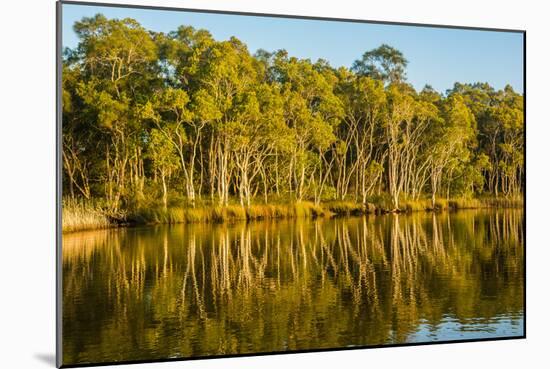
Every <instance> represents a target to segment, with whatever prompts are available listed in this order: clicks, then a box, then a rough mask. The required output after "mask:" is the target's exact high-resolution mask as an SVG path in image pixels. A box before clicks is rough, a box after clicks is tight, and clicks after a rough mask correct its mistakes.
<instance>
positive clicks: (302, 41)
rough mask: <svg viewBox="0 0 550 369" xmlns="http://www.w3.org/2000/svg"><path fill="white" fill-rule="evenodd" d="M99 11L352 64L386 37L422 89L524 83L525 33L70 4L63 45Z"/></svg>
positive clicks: (412, 80) (148, 24) (158, 26)
mask: <svg viewBox="0 0 550 369" xmlns="http://www.w3.org/2000/svg"><path fill="white" fill-rule="evenodd" d="M97 13H102V14H103V15H105V16H106V17H108V18H127V17H128V18H134V19H136V20H137V21H138V22H139V23H141V25H142V26H143V27H145V28H147V29H150V30H154V31H160V32H169V31H173V30H176V29H177V27H178V26H180V25H191V26H193V27H195V28H197V29H199V28H204V29H207V30H208V31H210V32H211V33H212V35H213V36H214V38H215V39H217V40H227V39H228V38H229V37H231V36H236V37H237V38H239V39H240V40H242V41H243V42H245V43H246V44H247V45H248V48H249V50H250V52H251V53H254V52H255V51H256V50H257V49H260V48H262V49H266V50H268V51H274V50H278V49H286V50H287V51H288V52H289V55H291V56H296V57H299V58H309V59H311V60H313V61H315V60H317V59H319V58H322V59H326V60H328V61H329V63H330V64H331V65H332V66H334V67H339V66H345V67H350V66H351V65H352V63H353V61H354V60H356V59H358V58H360V57H361V55H362V54H363V53H364V52H365V51H367V50H371V49H373V48H376V47H378V46H380V45H381V44H382V43H386V44H389V45H391V46H393V47H395V48H397V49H398V50H400V51H401V52H403V54H404V55H405V57H406V58H407V59H408V60H409V65H408V68H407V79H408V81H409V82H410V83H412V85H413V86H414V87H415V88H416V89H417V90H419V89H421V88H422V87H423V86H424V85H425V84H430V85H432V87H434V88H435V89H436V90H438V91H440V92H445V91H446V90H447V89H449V88H451V87H452V86H453V84H454V83H455V82H457V81H458V82H462V83H473V82H488V83H489V84H491V85H492V86H493V87H495V88H497V89H501V88H503V87H504V86H505V85H506V84H510V85H512V87H513V88H514V89H515V90H516V91H518V92H522V91H523V35H522V34H521V33H514V32H494V31H476V30H463V29H447V28H433V27H413V26H397V25H382V24H372V23H345V22H334V21H333V22H327V21H319V20H304V19H284V18H270V17H257V16H243V15H229V14H206V13H192V12H179V11H166V10H151V9H132V8H115V7H101V6H87V5H75V4H64V5H63V46H64V47H75V46H76V45H77V43H78V38H77V36H76V34H75V33H74V31H73V29H72V26H73V24H74V22H75V21H78V20H80V19H81V18H82V17H89V16H93V15H95V14H97Z"/></svg>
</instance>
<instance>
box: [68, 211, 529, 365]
mask: <svg viewBox="0 0 550 369" xmlns="http://www.w3.org/2000/svg"><path fill="white" fill-rule="evenodd" d="M523 216H524V215H523V212H521V211H519V210H500V211H464V212H458V213H443V214H435V213H426V214H424V213H418V214H414V215H407V216H401V215H387V216H379V217H371V218H366V217H363V218H361V217H358V218H342V219H319V220H316V221H306V220H304V221H292V222H291V221H281V222H257V223H249V224H223V225H180V226H174V227H166V226H163V227H149V228H135V229H119V230H103V231H94V232H87V233H75V234H66V235H64V238H63V294H64V296H63V301H64V306H63V314H64V315H63V334H64V341H63V342H64V355H65V357H64V362H66V363H84V362H90V361H94V362H100V361H117V360H143V359H155V358H166V357H181V356H183V357H189V356H198V355H200V356H204V355H215V354H231V353H250V352H265V351H284V350H295V349H313V348H327V347H342V346H348V345H371V344H383V343H403V342H409V341H415V340H419V339H420V338H418V337H419V336H418V334H419V333H418V332H419V329H421V328H422V329H424V330H427V331H428V332H430V334H432V335H433V336H434V337H437V338H441V339H460V336H459V335H456V336H452V335H451V336H441V337H439V336H438V335H440V333H438V332H439V331H440V330H441V328H442V327H444V324H445V322H449V321H452V322H456V324H458V325H459V326H460V329H462V330H465V331H466V330H470V331H471V330H473V331H474V332H478V331H479V332H480V334H481V333H482V332H489V333H491V332H492V331H491V330H493V331H494V329H495V328H494V327H495V324H496V323H498V321H499V319H501V318H506V319H508V320H513V321H515V322H519V320H518V319H519V318H520V317H521V316H522V314H523V293H524V291H523V265H524V263H523V245H524V228H523V219H524V218H523ZM453 324H454V323H453ZM518 324H519V323H518ZM520 328H521V327H520ZM517 332H520V334H521V332H522V330H521V329H520V330H518V331H515V334H518V333H517ZM513 333H514V332H511V333H510V334H513Z"/></svg>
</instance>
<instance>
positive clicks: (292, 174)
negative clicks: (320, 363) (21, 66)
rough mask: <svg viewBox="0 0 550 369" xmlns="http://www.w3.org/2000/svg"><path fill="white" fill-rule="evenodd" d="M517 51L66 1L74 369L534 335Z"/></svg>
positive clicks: (455, 39)
mask: <svg viewBox="0 0 550 369" xmlns="http://www.w3.org/2000/svg"><path fill="white" fill-rule="evenodd" d="M524 48H525V32H524V31H518V30H502V29H475V28H467V27H451V26H438V25H420V24H399V23H391V22H377V21H362V20H345V19H330V18H327V19H322V18H312V17H303V16H294V15H288V16H287V15H269V14H250V13H230V12H221V11H220V12H218V11H203V10H191V9H174V8H156V7H144V6H141V7H138V6H135V7H134V6H128V5H109V4H98V3H78V2H71V1H66V2H60V3H58V86H57V87H58V147H57V158H58V214H57V216H58V245H57V247H58V249H57V250H58V260H57V263H58V281H57V283H58V285H57V287H58V336H57V350H58V352H57V360H58V365H59V366H63V367H74V366H80V365H101V364H119V363H134V362H148V361H163V360H182V359H196V358H213V357H227V356H236V355H255V354H275V353H280V354H282V353H292V352H308V351H323V350H336V349H351V348H372V347H384V346H397V345H409V344H431V343H438V342H440V343H441V342H447V343H448V342H464V341H480V340H496V339H509V338H524V337H525V211H524V204H525V203H524V198H525V110H524V109H525V107H524V101H525V90H524V89H525V86H524V70H525V65H524Z"/></svg>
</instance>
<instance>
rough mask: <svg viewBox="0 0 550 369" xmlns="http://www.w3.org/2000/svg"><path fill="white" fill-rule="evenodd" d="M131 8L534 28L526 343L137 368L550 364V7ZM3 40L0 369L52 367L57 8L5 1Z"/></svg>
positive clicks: (206, 3) (283, 2)
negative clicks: (549, 349)
mask: <svg viewBox="0 0 550 369" xmlns="http://www.w3.org/2000/svg"><path fill="white" fill-rule="evenodd" d="M115 2H120V1H115ZM132 3H134V4H144V5H161V6H162V5H164V6H174V7H189V8H203V9H220V10H234V11H250V12H262V13H280V14H297V15H312V16H322V17H339V18H360V19H371V20H387V21H402V22H418V23H436V24H449V25H465V26H483V27H495V28H515V29H526V30H527V83H526V86H527V96H528V98H527V142H528V144H527V148H528V149H527V157H528V160H527V173H528V177H527V178H528V185H527V188H528V189H527V194H528V195H527V208H528V214H527V219H528V220H527V223H528V227H527V245H528V246H527V265H528V266H527V280H528V285H527V300H528V303H527V306H528V308H527V336H528V338H527V339H526V340H515V341H500V342H485V343H468V344H447V345H430V346H422V347H403V348H386V349H374V350H354V351H340V352H328V353H311V354H299V355H277V356H264V357H248V358H233V359H216V360H202V361H188V362H172V363H158V364H142V365H133V366H132V368H136V369H137V368H153V367H159V368H176V367H186V368H196V369H205V368H222V367H223V368H240V369H248V368H258V367H262V368H277V369H280V368H282V367H284V368H301V367H310V366H311V367H315V368H334V367H344V366H353V365H358V366H362V367H364V366H365V365H368V366H371V367H376V366H379V367H380V366H383V367H384V368H388V367H389V368H392V367H397V366H406V367H407V368H417V367H419V368H420V367H421V368H441V367H443V368H461V369H463V368H464V367H469V368H489V367H499V368H518V367H521V366H526V367H530V366H534V367H549V366H548V364H549V363H550V360H549V358H548V355H549V352H548V348H549V342H548V332H549V330H550V326H549V323H548V317H549V315H550V308H549V303H548V302H549V297H548V294H549V290H550V289H549V288H548V284H549V282H550V280H549V275H548V272H547V271H548V269H549V268H550V264H549V263H550V252H549V249H550V244H549V242H548V230H549V229H550V223H549V221H548V214H547V212H548V210H549V206H548V205H550V204H548V187H549V185H550V178H549V175H548V170H549V169H550V165H549V161H550V155H549V151H548V149H549V148H550V145H549V139H550V135H549V133H550V132H549V126H550V122H549V119H548V112H549V111H550V109H548V107H549V105H550V95H549V93H548V88H549V86H550V84H549V78H548V71H549V52H548V50H549V42H548V38H549V37H548V36H549V35H550V32H549V29H548V28H549V27H548V17H549V15H550V14H549V12H548V11H547V10H545V9H543V6H544V4H545V1H542V0H541V1H517V0H515V1H507V0H500V1H498V0H496V1H493V0H491V1H488V0H473V1H472V0H460V1H452V2H448V1H444V0H433V1H420V0H408V1H407V0H403V1H387V0H386V1H384V0H374V1H366V0H362V1H352V0H338V1H322V0H317V1H309V0H308V1H305V0H271V1H258V0H256V1H253V0H249V1H246V0H231V1H227V0H225V1H224V0H217V1H214V0H202V1H200V0H195V1H183V0H179V1H178V0H171V1H168V0H164V1H161V0H157V1H154V0H146V1H139V0H132ZM0 40H1V43H0V47H1V50H2V52H1V54H0V63H1V67H0V73H1V74H0V76H1V77H0V218H1V219H0V230H1V236H0V252H1V255H0V263H1V265H0V287H1V288H0V309H1V310H0V319H1V320H0V322H1V323H0V367H2V368H19V367H21V368H40V367H50V368H51V367H53V365H54V352H55V319H54V317H55V299H54V295H55V234H54V229H55V218H54V214H55V212H54V211H55V120H54V119H55V53H54V51H55V3H54V1H53V0H33V1H30V0H10V1H5V2H2V5H1V11H0ZM471 57H472V58H475V57H476V55H472V56H471ZM495 67H498V66H495Z"/></svg>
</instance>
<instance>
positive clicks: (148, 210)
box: [62, 197, 523, 232]
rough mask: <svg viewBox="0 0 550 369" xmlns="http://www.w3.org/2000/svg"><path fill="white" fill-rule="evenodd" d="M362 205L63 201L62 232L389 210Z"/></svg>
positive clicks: (441, 203) (465, 205)
mask: <svg viewBox="0 0 550 369" xmlns="http://www.w3.org/2000/svg"><path fill="white" fill-rule="evenodd" d="M371 201H372V202H369V203H367V204H366V205H363V204H359V203H355V202H353V201H329V202H324V203H321V204H318V205H317V204H315V203H313V202H310V201H299V202H295V203H281V204H253V205H250V206H246V207H243V206H240V205H237V204H230V205H228V206H224V207H222V206H219V205H212V204H210V205H209V204H206V203H204V204H200V206H198V207H195V208H193V207H190V206H170V207H168V208H167V209H164V208H163V207H162V206H158V205H150V206H148V207H143V208H139V209H137V210H133V211H129V212H127V213H126V214H125V215H124V216H121V217H118V218H116V217H110V216H108V215H107V214H106V213H105V212H104V211H102V209H101V207H100V206H97V205H93V204H92V203H91V202H83V201H73V200H64V201H63V214H62V219H63V222H62V223H63V224H62V229H63V232H71V231H80V230H85V229H100V228H107V227H112V226H116V225H117V224H118V223H123V224H134V225H137V224H176V223H224V222H235V221H254V220H260V219H283V218H317V217H327V216H334V215H346V216H349V215H360V214H371V213H384V212H390V211H393V207H392V205H391V201H389V200H388V199H387V198H385V197H379V198H376V199H371ZM522 206H523V199H522V198H511V199H507V198H481V199H466V198H453V199H437V200H436V202H435V208H433V207H432V201H431V199H419V200H402V201H401V203H400V211H402V212H417V211H443V210H450V211H452V210H459V209H480V208H505V207H507V208H509V207H522Z"/></svg>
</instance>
